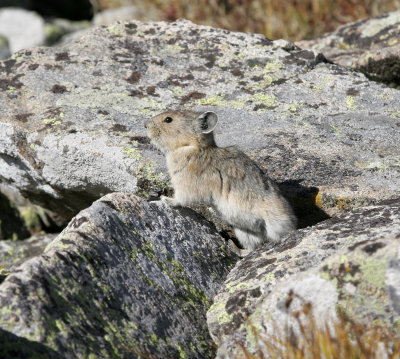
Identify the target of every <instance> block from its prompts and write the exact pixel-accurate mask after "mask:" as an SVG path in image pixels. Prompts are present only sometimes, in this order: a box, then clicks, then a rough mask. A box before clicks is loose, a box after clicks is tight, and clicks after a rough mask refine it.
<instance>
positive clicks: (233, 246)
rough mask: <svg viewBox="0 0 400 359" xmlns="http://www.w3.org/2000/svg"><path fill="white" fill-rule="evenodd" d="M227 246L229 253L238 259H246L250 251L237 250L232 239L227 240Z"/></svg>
mask: <svg viewBox="0 0 400 359" xmlns="http://www.w3.org/2000/svg"><path fill="white" fill-rule="evenodd" d="M228 245H229V248H230V249H231V251H232V252H233V253H235V254H237V255H238V256H239V257H240V258H243V257H246V256H247V255H248V254H249V253H250V252H251V250H250V249H241V248H239V247H238V246H237V245H236V244H235V242H234V241H232V239H229V240H228Z"/></svg>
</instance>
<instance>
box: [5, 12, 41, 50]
mask: <svg viewBox="0 0 400 359" xmlns="http://www.w3.org/2000/svg"><path fill="white" fill-rule="evenodd" d="M0 35H3V36H5V37H6V38H7V39H8V44H9V48H10V51H11V52H12V53H13V52H16V51H18V50H21V49H27V48H30V47H34V46H39V45H43V44H44V42H45V39H46V34H45V26H44V20H43V19H42V18H41V17H40V16H39V15H38V14H36V13H35V12H33V11H26V10H22V9H17V8H6V9H3V10H0Z"/></svg>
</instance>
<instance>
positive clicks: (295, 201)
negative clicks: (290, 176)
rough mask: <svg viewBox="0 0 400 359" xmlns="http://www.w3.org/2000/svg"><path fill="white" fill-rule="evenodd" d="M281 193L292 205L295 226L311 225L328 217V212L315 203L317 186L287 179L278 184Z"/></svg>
mask: <svg viewBox="0 0 400 359" xmlns="http://www.w3.org/2000/svg"><path fill="white" fill-rule="evenodd" d="M278 186H279V189H280V190H281V191H282V194H283V195H284V197H285V198H286V199H287V201H288V202H289V203H290V204H291V206H292V207H293V210H294V213H295V215H296V217H297V220H298V223H297V228H298V229H300V228H305V227H309V226H313V225H314V224H317V223H319V222H322V221H324V220H326V219H328V218H330V217H329V216H328V214H327V213H326V212H324V211H323V210H322V209H321V208H320V207H318V206H317V205H316V197H317V195H318V192H319V189H318V188H317V187H306V186H302V185H301V180H293V181H291V180H289V181H284V182H281V183H279V184H278Z"/></svg>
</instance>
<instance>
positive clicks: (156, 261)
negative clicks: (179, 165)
mask: <svg viewBox="0 0 400 359" xmlns="http://www.w3.org/2000/svg"><path fill="white" fill-rule="evenodd" d="M235 260H236V258H235V256H234V255H233V254H229V253H228V250H227V247H226V246H225V243H224V240H223V239H222V238H221V237H220V236H219V235H218V234H217V233H216V231H215V228H214V227H213V226H212V225H211V224H210V223H209V222H206V221H204V220H202V219H201V218H199V216H198V215H197V214H196V213H194V212H193V211H191V210H188V209H179V210H178V209H171V208H169V207H168V206H167V205H166V204H164V203H162V202H152V203H148V202H146V201H144V200H140V199H139V198H138V197H135V196H133V195H128V194H121V193H115V194H110V195H107V196H105V197H103V198H102V199H101V200H99V201H97V202H95V203H94V204H93V205H92V206H91V207H90V208H88V209H86V210H84V211H82V212H80V213H79V214H78V215H77V216H76V217H75V218H74V219H73V220H72V221H71V222H70V224H69V225H68V227H67V228H66V229H65V230H64V231H63V232H62V233H61V234H60V235H59V236H58V237H57V238H56V239H55V240H54V241H53V242H52V243H51V244H50V245H49V247H48V248H47V249H46V251H45V252H44V254H43V255H41V256H39V257H36V258H33V259H31V260H29V261H27V262H25V263H24V264H23V265H22V266H20V267H19V268H18V269H17V270H16V271H15V272H14V273H12V274H10V275H9V276H8V277H7V278H6V280H5V281H4V282H3V283H2V284H1V286H0V308H1V311H0V327H1V328H2V329H3V330H4V331H5V333H0V334H2V335H3V338H4V336H5V337H6V338H8V339H7V340H11V343H16V344H15V345H13V346H12V347H11V348H10V344H9V345H6V346H5V347H1V349H0V353H1V354H2V355H1V357H2V358H7V357H12V356H10V353H14V357H21V355H22V353H25V352H27V351H28V352H29V353H31V354H32V353H35V354H36V355H39V354H40V353H45V354H44V355H43V357H44V358H47V357H50V358H53V357H55V358H110V357H116V358H133V357H136V356H139V355H143V356H145V357H146V355H147V357H157V358H161V357H163V358H167V357H168V358H178V357H180V358H212V357H213V347H212V342H211V339H210V337H209V334H208V329H207V324H206V317H205V314H206V311H207V309H208V308H209V306H210V304H211V301H212V298H213V297H214V295H215V294H216V292H217V290H218V288H219V287H220V286H221V284H222V281H223V279H224V278H225V277H226V275H227V273H228V271H229V270H230V269H231V267H232V265H233V264H234V262H235ZM3 341H4V340H3ZM46 355H48V356H46Z"/></svg>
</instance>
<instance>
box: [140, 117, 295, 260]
mask: <svg viewBox="0 0 400 359" xmlns="http://www.w3.org/2000/svg"><path fill="white" fill-rule="evenodd" d="M217 123H218V116H217V115H216V114H215V113H214V112H204V113H197V112H192V111H167V112H163V113H161V114H159V115H157V116H155V117H154V118H152V119H151V120H148V121H146V123H145V127H146V129H147V133H148V136H149V137H150V139H151V140H152V143H154V144H155V145H156V146H157V147H158V148H159V149H160V150H161V151H162V152H163V153H164V154H165V156H166V160H167V167H168V172H169V174H170V177H171V183H172V187H173V188H174V192H175V193H174V198H168V197H166V200H167V201H168V202H170V203H171V205H173V206H186V205H190V204H198V203H204V204H207V205H210V206H212V207H213V208H214V209H215V210H216V212H217V213H218V214H219V215H220V216H221V217H222V218H223V219H224V220H225V221H227V222H228V223H229V224H230V225H232V226H233V227H234V231H235V235H236V236H237V239H238V240H239V242H240V244H241V245H242V246H243V248H244V249H245V251H243V252H241V254H243V255H244V253H246V254H247V253H248V252H249V251H251V250H254V249H256V248H257V247H259V246H260V245H261V244H262V243H264V242H266V241H268V240H270V241H278V240H279V239H280V238H281V237H282V236H284V235H285V234H287V233H288V232H290V231H292V230H294V229H295V228H296V218H295V216H294V214H293V211H292V209H291V207H290V205H289V204H288V203H287V201H286V200H285V198H284V197H283V196H282V194H281V193H280V191H279V189H278V187H277V186H276V185H275V183H274V182H273V181H272V180H271V179H269V178H266V177H264V175H263V173H262V171H261V170H260V168H259V167H258V166H257V165H256V164H255V163H254V162H253V161H252V160H251V159H250V158H249V157H247V156H246V155H245V154H244V153H243V152H241V151H239V150H238V149H236V148H235V147H227V148H221V147H218V146H217V145H216V143H215V139H214V134H213V131H214V129H215V127H216V126H217Z"/></svg>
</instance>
